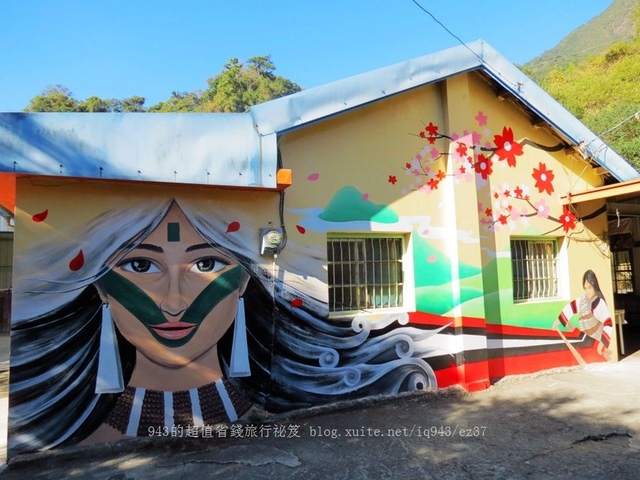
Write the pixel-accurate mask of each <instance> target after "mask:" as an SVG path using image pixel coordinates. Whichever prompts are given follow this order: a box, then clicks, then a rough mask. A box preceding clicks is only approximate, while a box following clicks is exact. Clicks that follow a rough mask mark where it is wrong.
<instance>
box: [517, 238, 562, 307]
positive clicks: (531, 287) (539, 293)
mask: <svg viewBox="0 0 640 480" xmlns="http://www.w3.org/2000/svg"><path fill="white" fill-rule="evenodd" d="M564 243H565V242H562V243H561V241H560V240H559V239H558V238H556V237H511V239H510V242H509V246H510V249H511V286H512V289H513V294H512V298H513V302H514V303H528V302H545V301H555V300H559V299H561V298H563V297H564V293H565V291H566V288H567V285H566V281H565V280H564V279H565V278H566V275H567V272H566V248H565V245H564ZM549 247H551V248H552V253H551V254H549V253H548V252H545V249H548V248H549ZM525 250H526V251H527V254H526V256H525V257H526V258H517V256H520V252H524V251H525Z"/></svg>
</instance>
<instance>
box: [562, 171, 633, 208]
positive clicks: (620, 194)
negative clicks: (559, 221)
mask: <svg viewBox="0 0 640 480" xmlns="http://www.w3.org/2000/svg"><path fill="white" fill-rule="evenodd" d="M638 195H640V178H636V179H634V180H629V181H626V182H621V183H614V184H611V185H604V186H602V187H596V188H593V189H589V190H585V191H583V192H575V193H568V194H567V195H563V196H561V197H560V201H561V203H562V204H563V205H569V204H577V203H584V202H590V201H592V200H608V199H612V198H615V199H618V200H624V199H625V198H631V197H634V196H638Z"/></svg>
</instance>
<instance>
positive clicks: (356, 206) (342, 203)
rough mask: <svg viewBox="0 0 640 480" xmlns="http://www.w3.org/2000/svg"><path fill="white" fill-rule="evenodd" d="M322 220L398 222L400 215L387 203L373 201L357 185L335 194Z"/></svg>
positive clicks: (323, 213) (322, 215)
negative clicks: (381, 203)
mask: <svg viewBox="0 0 640 480" xmlns="http://www.w3.org/2000/svg"><path fill="white" fill-rule="evenodd" d="M320 218H321V219H322V220H326V221H329V222H356V221H370V222H378V223H396V222H397V221H398V215H397V214H396V213H395V212H394V211H393V210H392V209H391V208H389V207H387V206H386V205H380V204H376V203H373V202H371V201H370V200H369V199H368V198H367V197H366V195H365V194H363V193H361V192H360V191H359V190H358V189H357V188H355V187H343V188H342V189H340V190H338V192H337V193H336V194H335V195H334V196H333V198H332V199H331V201H330V202H329V204H328V205H327V207H326V208H325V210H324V212H322V213H321V214H320Z"/></svg>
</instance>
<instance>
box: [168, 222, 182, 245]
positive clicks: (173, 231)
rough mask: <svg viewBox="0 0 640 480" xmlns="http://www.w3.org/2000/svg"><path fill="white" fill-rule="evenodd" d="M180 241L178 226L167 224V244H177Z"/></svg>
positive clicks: (177, 224)
mask: <svg viewBox="0 0 640 480" xmlns="http://www.w3.org/2000/svg"><path fill="white" fill-rule="evenodd" d="M179 241H180V224H179V223H168V224H167V242H179Z"/></svg>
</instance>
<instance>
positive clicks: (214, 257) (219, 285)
mask: <svg viewBox="0 0 640 480" xmlns="http://www.w3.org/2000/svg"><path fill="white" fill-rule="evenodd" d="M248 279H249V276H248V274H247V273H246V271H245V270H244V269H243V268H242V267H241V266H240V265H238V263H237V261H236V260H235V259H234V258H233V257H232V256H231V255H229V254H228V253H227V252H226V251H224V250H222V249H220V248H214V247H211V246H210V245H209V244H208V243H207V242H206V241H205V240H204V239H203V238H202V236H201V235H200V234H199V233H198V232H197V231H196V230H195V229H194V228H193V226H192V225H191V223H190V222H189V221H188V219H187V218H186V216H185V215H184V213H183V212H182V210H181V209H180V208H179V207H178V205H177V204H175V203H174V204H173V205H172V207H171V208H170V209H169V211H168V212H167V215H166V216H165V218H164V219H163V220H162V222H161V223H160V224H159V225H158V226H157V227H156V229H155V230H154V231H153V232H152V233H151V234H150V235H149V236H148V237H147V238H145V239H144V240H143V242H142V243H141V244H140V245H138V246H137V247H136V248H134V249H133V250H132V251H130V252H128V253H127V254H126V255H125V256H124V257H123V258H122V259H121V260H120V261H119V262H118V263H117V265H116V267H115V268H114V269H113V270H112V271H110V272H108V273H107V274H106V275H105V276H104V277H103V278H102V279H101V280H100V284H99V288H100V290H101V292H102V294H103V296H106V301H107V302H109V305H110V308H111V313H112V316H113V319H114V322H115V324H116V325H117V327H118V329H119V330H120V332H121V333H122V335H123V336H124V337H125V338H126V339H127V340H128V341H129V342H130V343H131V344H133V345H134V346H135V347H136V349H137V350H138V351H139V352H140V353H142V354H143V355H144V356H146V357H147V358H148V359H150V360H152V361H153V362H155V363H158V364H161V365H165V366H170V367H175V366H183V365H186V364H187V363H189V362H190V361H192V360H194V359H196V358H198V357H199V356H200V355H202V354H203V353H205V352H207V351H209V350H210V349H211V348H212V347H213V346H214V345H216V344H217V342H218V341H219V340H220V338H221V337H222V335H223V334H224V333H225V332H226V330H227V329H228V328H229V327H230V325H231V323H232V322H233V320H234V318H235V314H236V309H237V303H238V298H239V296H241V295H242V293H243V292H244V289H245V288H246V285H247V282H248Z"/></svg>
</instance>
